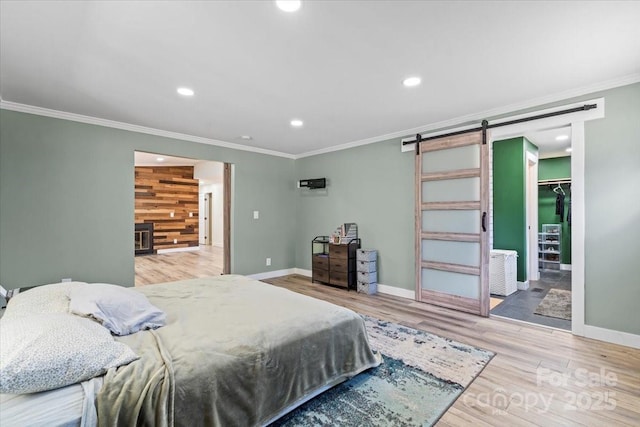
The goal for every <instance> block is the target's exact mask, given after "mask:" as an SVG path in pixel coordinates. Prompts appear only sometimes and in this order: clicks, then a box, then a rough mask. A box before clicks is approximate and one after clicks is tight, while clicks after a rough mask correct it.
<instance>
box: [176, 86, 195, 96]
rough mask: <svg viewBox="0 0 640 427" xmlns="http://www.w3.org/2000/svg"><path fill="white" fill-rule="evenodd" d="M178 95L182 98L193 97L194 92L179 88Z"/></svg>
mask: <svg viewBox="0 0 640 427" xmlns="http://www.w3.org/2000/svg"><path fill="white" fill-rule="evenodd" d="M178 93H179V94H180V95H182V96H193V94H194V93H195V92H194V91H193V89H189V88H188V87H179V88H178Z"/></svg>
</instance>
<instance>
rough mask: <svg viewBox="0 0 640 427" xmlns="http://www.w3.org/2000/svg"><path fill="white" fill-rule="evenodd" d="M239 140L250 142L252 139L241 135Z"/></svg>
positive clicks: (249, 136)
mask: <svg viewBox="0 0 640 427" xmlns="http://www.w3.org/2000/svg"><path fill="white" fill-rule="evenodd" d="M240 139H244V140H245V141H251V140H252V139H253V138H252V137H251V135H241V136H240Z"/></svg>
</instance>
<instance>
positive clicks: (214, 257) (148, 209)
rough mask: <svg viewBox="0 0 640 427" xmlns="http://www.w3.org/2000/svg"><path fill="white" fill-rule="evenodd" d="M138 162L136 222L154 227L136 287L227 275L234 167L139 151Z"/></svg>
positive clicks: (140, 254) (138, 265)
mask: <svg viewBox="0 0 640 427" xmlns="http://www.w3.org/2000/svg"><path fill="white" fill-rule="evenodd" d="M134 165H135V183H134V186H135V209H134V212H135V221H134V222H135V226H136V229H141V228H144V229H146V230H150V232H147V240H146V241H145V242H146V243H147V244H148V247H147V248H146V251H145V252H141V251H138V250H137V246H138V242H137V240H135V239H134V241H135V243H136V257H135V285H136V286H144V285H149V284H154V283H162V282H168V281H176V280H183V279H189V278H196V277H206V276H214V275H219V274H228V273H229V272H230V252H231V251H230V240H231V238H230V211H231V197H230V196H231V165H230V164H227V163H221V162H214V161H204V160H197V159H189V158H184V157H175V156H168V155H164V154H157V153H145V152H138V151H136V152H135V161H134ZM139 234H140V233H139V232H136V233H134V236H136V237H135V238H136V239H137V236H138V235H139ZM149 234H150V236H149ZM143 253H144V255H143Z"/></svg>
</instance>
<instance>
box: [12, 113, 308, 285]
mask: <svg viewBox="0 0 640 427" xmlns="http://www.w3.org/2000/svg"><path fill="white" fill-rule="evenodd" d="M135 150H140V151H149V152H155V153H161V154H166V155H175V156H182V157H190V158H196V159H203V160H217V161H221V162H230V163H233V164H234V172H235V175H234V188H233V195H232V197H233V200H234V202H233V203H234V204H233V213H232V237H233V241H232V272H234V273H240V274H252V273H259V272H264V271H268V270H279V269H283V268H290V267H292V266H293V265H294V264H295V255H294V247H293V241H292V240H291V239H290V238H288V237H287V234H286V233H283V230H287V229H290V228H291V225H292V224H295V221H296V216H295V211H294V209H291V208H290V207H292V206H294V204H295V202H294V201H295V197H296V188H295V183H294V180H293V178H292V177H293V167H294V161H293V160H290V159H285V158H281V157H274V156H267V155H260V154H255V153H250V152H246V151H238V150H232V149H227V148H222V147H216V146H211V145H205V144H198V143H193V142H187V141H180V140H175V139H170V138H162V137H158V136H152V135H146V134H141V133H135V132H128V131H123V130H118V129H112V128H106V127H101V126H95V125H88V124H82V123H76V122H71V121H66V120H60V119H53V118H48V117H41V116H35V115H30V114H25V113H18V112H13V111H7V110H0V282H1V283H2V285H3V286H5V287H6V288H14V287H18V286H27V285H37V284H43V283H51V282H58V281H60V279H61V278H63V277H71V278H73V279H75V280H83V281H102V282H111V283H119V284H123V285H127V286H131V285H133V283H134V257H133V241H132V232H133V231H132V230H133V227H134V214H133V209H134V187H133V183H134V173H133V165H134V151H135ZM253 210H259V211H260V219H259V220H253V219H252V211H253ZM266 257H271V258H272V265H271V267H265V258H266Z"/></svg>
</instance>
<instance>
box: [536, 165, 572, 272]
mask: <svg viewBox="0 0 640 427" xmlns="http://www.w3.org/2000/svg"><path fill="white" fill-rule="evenodd" d="M556 178H571V157H568V156H565V157H555V158H552V159H541V160H540V161H539V162H538V179H540V180H542V179H556ZM554 187H555V186H554ZM562 188H563V189H564V192H565V195H566V196H565V199H564V205H565V207H564V222H562V223H560V222H559V221H560V216H559V215H556V193H554V192H553V188H549V187H548V186H546V185H541V186H539V187H538V231H542V224H561V228H562V242H561V248H562V258H561V259H560V262H561V263H562V264H571V227H570V226H569V223H568V222H567V213H568V209H569V200H570V198H571V197H570V196H571V192H570V190H569V184H562Z"/></svg>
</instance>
